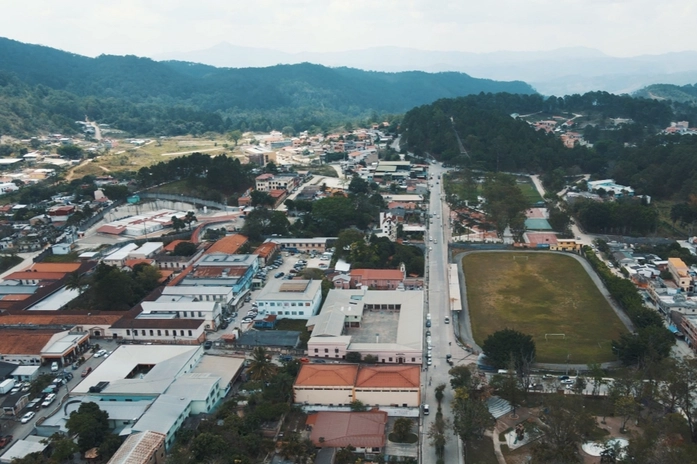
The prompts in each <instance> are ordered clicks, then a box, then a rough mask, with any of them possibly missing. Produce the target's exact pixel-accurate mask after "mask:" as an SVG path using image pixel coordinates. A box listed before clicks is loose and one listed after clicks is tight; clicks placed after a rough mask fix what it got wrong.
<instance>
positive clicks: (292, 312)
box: [290, 311, 298, 316]
mask: <svg viewBox="0 0 697 464" xmlns="http://www.w3.org/2000/svg"><path fill="white" fill-rule="evenodd" d="M290 313H291V314H292V315H293V316H296V315H297V313H298V312H297V311H291V312H290Z"/></svg>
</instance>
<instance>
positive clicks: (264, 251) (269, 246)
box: [253, 242, 278, 258]
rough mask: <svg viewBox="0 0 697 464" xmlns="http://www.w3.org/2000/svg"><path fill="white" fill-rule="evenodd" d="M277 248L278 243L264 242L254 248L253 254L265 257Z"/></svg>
mask: <svg viewBox="0 0 697 464" xmlns="http://www.w3.org/2000/svg"><path fill="white" fill-rule="evenodd" d="M276 250H278V245H277V244H275V243H273V242H264V243H262V244H261V245H259V246H258V247H257V249H256V250H254V252H253V253H254V254H255V255H259V256H261V257H262V258H267V257H268V256H270V255H271V253H273V252H274V251H276Z"/></svg>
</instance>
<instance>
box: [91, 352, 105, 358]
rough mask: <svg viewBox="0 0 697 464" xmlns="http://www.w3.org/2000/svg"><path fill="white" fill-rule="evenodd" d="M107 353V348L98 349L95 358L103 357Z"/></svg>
mask: <svg viewBox="0 0 697 464" xmlns="http://www.w3.org/2000/svg"><path fill="white" fill-rule="evenodd" d="M105 354H107V350H99V351H97V352H96V353H94V357H95V358H101V357H102V356H104V355H105Z"/></svg>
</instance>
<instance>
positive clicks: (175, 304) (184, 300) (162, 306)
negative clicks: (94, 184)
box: [140, 295, 222, 330]
mask: <svg viewBox="0 0 697 464" xmlns="http://www.w3.org/2000/svg"><path fill="white" fill-rule="evenodd" d="M194 300H195V299H194V298H192V297H190V296H185V295H163V296H160V298H158V299H157V300H155V301H143V302H142V303H141V307H142V308H143V312H142V313H141V314H140V316H142V317H143V318H146V317H151V318H160V317H161V318H171V319H175V318H177V319H203V320H204V321H205V327H206V329H208V330H215V329H216V327H218V325H219V324H220V318H221V314H222V309H221V304H220V303H219V302H217V301H194Z"/></svg>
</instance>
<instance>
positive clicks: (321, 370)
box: [294, 364, 358, 387]
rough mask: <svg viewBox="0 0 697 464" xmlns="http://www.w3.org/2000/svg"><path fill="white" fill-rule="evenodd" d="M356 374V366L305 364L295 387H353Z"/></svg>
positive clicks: (301, 368)
mask: <svg viewBox="0 0 697 464" xmlns="http://www.w3.org/2000/svg"><path fill="white" fill-rule="evenodd" d="M356 374H358V365H356V364H303V365H302V366H301V367H300V372H299V373H298V378H297V379H295V384H294V385H295V386H296V387H301V386H327V387H330V386H336V387H339V386H345V387H352V386H353V384H354V382H355V381H356Z"/></svg>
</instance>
